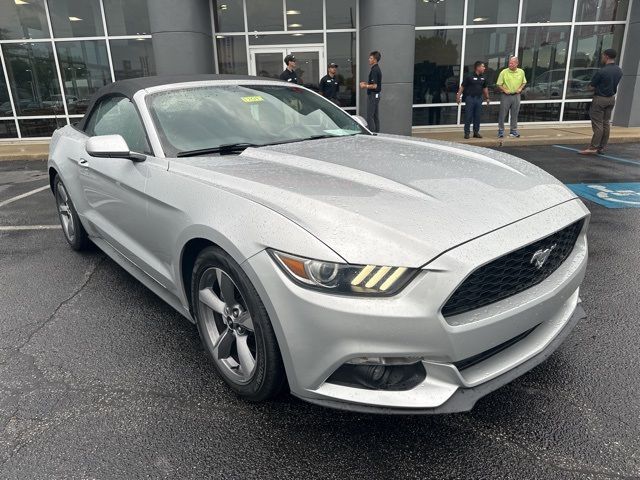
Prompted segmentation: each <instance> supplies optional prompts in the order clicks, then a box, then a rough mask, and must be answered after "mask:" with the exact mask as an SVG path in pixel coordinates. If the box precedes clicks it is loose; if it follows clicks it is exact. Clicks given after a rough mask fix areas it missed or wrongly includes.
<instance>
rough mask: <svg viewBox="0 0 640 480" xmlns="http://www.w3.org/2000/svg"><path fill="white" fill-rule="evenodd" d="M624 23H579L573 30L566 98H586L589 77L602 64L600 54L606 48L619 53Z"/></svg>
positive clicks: (589, 93)
mask: <svg viewBox="0 0 640 480" xmlns="http://www.w3.org/2000/svg"><path fill="white" fill-rule="evenodd" d="M623 36H624V25H581V26H577V27H576V28H575V30H574V37H573V50H572V52H571V60H570V66H569V80H568V82H569V84H568V85H567V98H588V97H591V96H592V95H593V92H592V91H591V90H590V89H589V88H587V87H588V85H589V82H590V81H591V77H592V76H593V74H594V73H595V72H597V71H598V69H599V68H600V67H601V66H602V65H601V62H600V56H601V54H602V52H603V51H604V50H606V49H607V48H613V49H615V50H616V51H617V52H618V55H619V54H620V49H621V47H622V39H623Z"/></svg>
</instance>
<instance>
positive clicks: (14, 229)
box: [0, 225, 62, 232]
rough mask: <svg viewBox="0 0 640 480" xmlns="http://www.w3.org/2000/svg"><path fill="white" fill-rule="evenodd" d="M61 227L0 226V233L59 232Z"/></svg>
mask: <svg viewBox="0 0 640 480" xmlns="http://www.w3.org/2000/svg"><path fill="white" fill-rule="evenodd" d="M59 228H62V227H61V226H60V225H9V226H7V225H0V232H20V231H25V230H57V229H59Z"/></svg>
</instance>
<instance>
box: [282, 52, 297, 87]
mask: <svg viewBox="0 0 640 480" xmlns="http://www.w3.org/2000/svg"><path fill="white" fill-rule="evenodd" d="M284 64H285V65H286V66H287V68H285V69H284V71H283V72H282V73H281V74H280V80H283V81H285V82H289V83H298V75H296V57H294V56H293V55H287V56H286V57H284Z"/></svg>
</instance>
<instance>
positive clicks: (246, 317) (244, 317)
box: [236, 311, 253, 332]
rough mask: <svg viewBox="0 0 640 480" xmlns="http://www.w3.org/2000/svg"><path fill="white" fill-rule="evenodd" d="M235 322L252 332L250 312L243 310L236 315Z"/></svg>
mask: <svg viewBox="0 0 640 480" xmlns="http://www.w3.org/2000/svg"><path fill="white" fill-rule="evenodd" d="M236 323H238V324H240V325H242V326H243V327H244V328H246V329H247V330H250V331H252V332H253V321H252V320H251V314H250V313H249V312H248V311H245V312H243V313H242V314H241V315H240V316H239V317H238V320H237V321H236Z"/></svg>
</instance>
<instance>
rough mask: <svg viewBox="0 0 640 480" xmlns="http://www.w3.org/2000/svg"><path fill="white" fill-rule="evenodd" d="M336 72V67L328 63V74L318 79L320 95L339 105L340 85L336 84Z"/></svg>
mask: <svg viewBox="0 0 640 480" xmlns="http://www.w3.org/2000/svg"><path fill="white" fill-rule="evenodd" d="M337 71H338V65H336V64H335V63H330V64H329V67H328V68H327V72H328V73H327V74H326V75H325V76H324V77H322V78H321V79H320V95H322V96H323V97H325V98H327V99H329V100H331V101H332V102H333V103H335V104H336V105H339V103H338V89H339V88H340V84H339V83H338V77H336V72H337Z"/></svg>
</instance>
